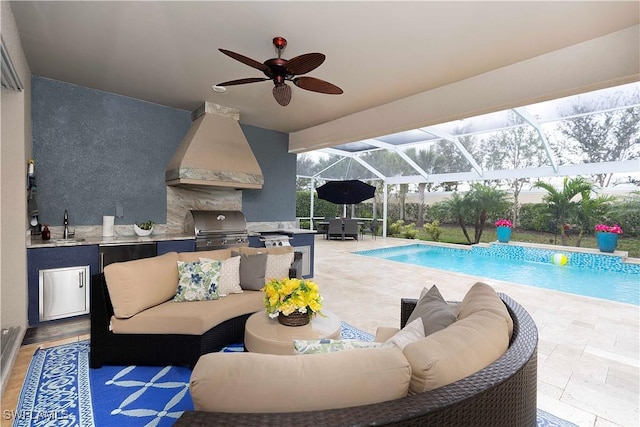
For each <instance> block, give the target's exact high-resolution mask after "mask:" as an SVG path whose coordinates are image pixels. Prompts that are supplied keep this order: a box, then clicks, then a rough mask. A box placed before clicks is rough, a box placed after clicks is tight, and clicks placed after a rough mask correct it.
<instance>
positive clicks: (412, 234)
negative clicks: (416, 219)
mask: <svg viewBox="0 0 640 427" xmlns="http://www.w3.org/2000/svg"><path fill="white" fill-rule="evenodd" d="M400 233H401V235H402V237H404V238H405V239H415V238H416V236H417V235H418V230H416V225H415V224H414V223H411V224H407V225H405V226H404V227H402V228H401V229H400Z"/></svg>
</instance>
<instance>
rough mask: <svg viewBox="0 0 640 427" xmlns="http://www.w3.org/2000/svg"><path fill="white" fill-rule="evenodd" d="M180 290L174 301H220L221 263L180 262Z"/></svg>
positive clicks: (212, 261)
mask: <svg viewBox="0 0 640 427" xmlns="http://www.w3.org/2000/svg"><path fill="white" fill-rule="evenodd" d="M178 276H179V280H178V290H177V291H176V295H175V296H174V297H173V300H174V301H176V302H182V301H208V300H213V299H218V298H219V296H218V283H219V282H220V261H214V260H211V261H191V262H184V261H178Z"/></svg>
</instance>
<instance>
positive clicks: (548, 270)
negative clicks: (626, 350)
mask: <svg viewBox="0 0 640 427" xmlns="http://www.w3.org/2000/svg"><path fill="white" fill-rule="evenodd" d="M499 246H505V245H499ZM478 252H479V253H476V251H473V250H465V249H452V248H444V247H438V246H430V245H422V244H417V245H409V246H399V247H394V248H383V249H374V250H368V251H360V252H356V253H357V254H359V255H365V256H372V257H376V258H383V259H388V260H392V261H398V262H403V263H407V264H415V265H420V266H423V267H431V268H437V269H440V270H447V271H454V272H457V273H464V274H469V275H473V276H480V277H487V278H491V279H496V280H504V281H507V282H515V283H521V284H523V285H530V286H536V287H539V288H545V289H553V290H556V291H562V292H568V293H572V294H577V295H583V296H590V297H595V298H602V299H607V300H611V301H616V302H622V303H627V304H635V305H640V266H638V267H639V268H638V269H637V270H638V271H637V272H636V271H635V270H636V269H632V268H628V266H627V268H626V270H630V271H624V272H622V271H606V270H598V269H593V268H588V267H585V266H582V265H571V258H570V261H569V263H568V264H567V265H565V266H557V265H554V264H552V263H551V262H550V261H545V262H535V261H527V260H524V259H514V258H509V257H504V256H488V255H485V254H482V252H483V251H478ZM484 252H485V253H486V251H484ZM550 253H551V252H550ZM569 257H571V255H569ZM576 258H577V257H576ZM547 259H550V257H547Z"/></svg>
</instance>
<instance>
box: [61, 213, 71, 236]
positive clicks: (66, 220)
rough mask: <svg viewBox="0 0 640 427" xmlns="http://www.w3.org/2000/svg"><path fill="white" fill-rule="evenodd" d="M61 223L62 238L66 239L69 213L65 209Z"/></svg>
mask: <svg viewBox="0 0 640 427" xmlns="http://www.w3.org/2000/svg"><path fill="white" fill-rule="evenodd" d="M62 223H63V224H64V230H63V231H62V238H63V239H68V238H69V212H68V211H67V210H66V209H65V210H64V219H63V220H62Z"/></svg>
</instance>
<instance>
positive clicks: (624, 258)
mask: <svg viewBox="0 0 640 427" xmlns="http://www.w3.org/2000/svg"><path fill="white" fill-rule="evenodd" d="M417 243H420V244H426V245H432V246H442V247H446V248H451V249H464V250H469V251H470V250H472V249H473V248H474V247H477V248H490V247H491V246H492V245H502V246H522V247H527V248H534V249H545V250H549V251H553V252H571V253H583V254H591V255H600V256H610V257H618V258H620V261H621V262H622V263H625V264H634V265H640V258H631V257H629V252H627V251H615V252H601V251H600V250H598V249H592V248H581V247H578V246H557V245H546V244H544V243H529V242H518V241H515V240H512V241H510V242H509V243H500V242H498V241H495V242H489V243H476V244H473V245H461V244H458V243H445V242H432V241H426V240H418V241H417Z"/></svg>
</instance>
